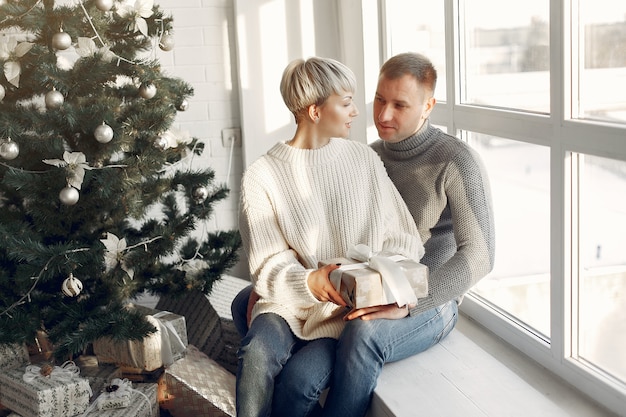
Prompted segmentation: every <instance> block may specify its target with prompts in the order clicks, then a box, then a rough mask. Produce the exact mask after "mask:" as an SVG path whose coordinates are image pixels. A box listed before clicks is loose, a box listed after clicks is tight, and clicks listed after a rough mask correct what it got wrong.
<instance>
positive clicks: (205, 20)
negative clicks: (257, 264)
mask: <svg viewBox="0 0 626 417" xmlns="http://www.w3.org/2000/svg"><path fill="white" fill-rule="evenodd" d="M155 3H156V4H158V5H159V6H160V7H161V8H162V9H163V10H164V12H165V13H166V14H171V15H172V17H173V18H174V38H175V42H176V44H175V47H174V49H173V50H172V51H169V52H164V51H161V50H159V51H158V55H157V57H158V59H159V61H160V62H161V65H162V69H163V71H164V72H165V73H166V74H167V75H170V76H174V77H179V78H182V79H184V80H185V81H187V82H188V83H189V84H191V85H192V87H193V88H194V92H195V94H194V96H193V97H191V98H190V100H189V109H188V110H187V111H185V112H179V113H178V116H177V118H176V122H175V126H176V127H178V128H180V129H182V130H187V131H189V133H190V134H191V136H193V137H197V138H198V139H200V140H202V141H203V142H204V143H205V147H206V148H205V152H204V154H203V155H202V157H201V158H199V159H197V160H196V161H195V162H194V163H195V164H198V166H209V167H211V168H212V169H214V170H215V177H216V182H218V183H226V184H227V185H228V187H229V188H230V189H231V192H230V195H229V198H228V199H227V200H225V201H222V202H220V203H219V204H218V205H216V207H215V213H214V216H213V217H212V218H211V219H210V220H209V222H208V224H207V226H206V227H207V230H230V229H236V228H237V204H238V199H239V183H240V180H241V172H242V162H241V161H242V158H241V156H242V152H241V148H234V149H233V151H232V158H231V149H230V148H227V147H224V146H223V145H222V130H223V129H225V128H230V127H240V126H241V121H240V120H241V117H240V112H239V87H238V84H237V82H236V80H237V76H236V72H237V63H236V56H235V54H234V52H235V51H236V47H235V41H234V34H235V30H234V13H233V0H156V1H155ZM229 167H230V174H229ZM198 232H199V233H201V232H202V230H199V231H198ZM231 273H232V274H233V275H237V276H241V277H246V276H247V272H246V268H244V267H243V265H242V263H240V265H238V266H237V267H235V268H233V270H232V271H231Z"/></svg>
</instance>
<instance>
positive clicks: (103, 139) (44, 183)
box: [0, 0, 240, 360]
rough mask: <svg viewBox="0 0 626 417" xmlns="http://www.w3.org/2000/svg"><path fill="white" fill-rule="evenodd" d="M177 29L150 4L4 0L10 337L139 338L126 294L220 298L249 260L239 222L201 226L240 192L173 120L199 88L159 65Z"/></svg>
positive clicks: (0, 315)
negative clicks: (215, 288)
mask: <svg viewBox="0 0 626 417" xmlns="http://www.w3.org/2000/svg"><path fill="white" fill-rule="evenodd" d="M172 23H173V19H172V18H171V17H168V16H166V15H165V13H164V12H163V11H162V10H161V9H160V8H159V7H158V6H157V5H154V4H153V1H152V0H137V1H134V0H133V1H130V2H129V1H117V0H116V1H114V0H86V1H79V0H67V1H65V2H60V1H57V4H55V1H54V0H19V1H18V0H0V68H2V70H3V72H2V73H0V213H2V214H1V217H0V265H1V266H0V343H14V342H19V343H22V342H25V343H27V344H33V343H34V340H35V336H36V334H37V333H38V332H41V331H44V332H45V333H46V334H47V336H48V338H49V340H50V342H52V344H53V346H54V356H55V357H56V358H57V359H58V360H66V359H68V358H71V357H73V356H75V355H78V354H80V353H81V352H83V351H84V350H85V348H86V347H88V345H89V343H90V342H92V341H94V340H96V339H97V338H99V337H102V336H111V337H113V338H114V339H116V340H140V339H142V338H143V337H144V336H146V335H147V334H150V333H151V332H154V331H155V330H156V329H155V328H154V327H153V326H152V325H150V324H149V323H148V322H147V321H146V319H145V318H144V317H143V316H142V315H141V314H139V313H138V312H136V311H134V310H132V309H128V308H124V306H125V305H126V304H127V303H128V301H129V300H131V301H132V300H133V299H135V298H136V297H137V296H139V295H141V294H143V293H145V292H147V293H150V294H154V295H164V294H167V295H169V296H184V295H185V294H186V293H187V292H188V291H201V292H203V293H205V294H208V293H209V292H210V291H211V287H212V284H213V283H214V282H215V281H216V280H218V279H220V277H221V275H222V274H223V272H224V271H225V270H227V269H228V268H230V267H232V266H233V265H234V264H235V263H236V261H237V249H238V248H239V246H240V238H239V235H238V233H237V231H234V230H233V231H220V232H211V233H209V232H206V231H205V232H202V233H198V230H201V227H200V225H201V224H205V223H206V222H205V220H207V219H208V218H210V216H211V215H212V207H213V205H214V204H215V203H216V202H218V201H220V200H222V199H224V198H225V197H226V196H227V194H228V189H227V187H226V186H225V185H217V184H215V183H214V182H215V178H214V172H213V170H211V169H210V168H202V169H198V168H192V164H191V163H192V161H193V159H194V158H197V157H198V156H199V155H201V154H202V151H203V149H204V148H203V143H202V142H200V141H199V140H198V139H197V138H193V137H190V135H189V134H187V133H185V132H181V131H180V130H177V129H175V128H173V127H172V126H173V123H174V121H175V117H176V114H177V112H179V111H185V110H186V109H187V106H188V98H189V97H191V96H192V95H193V88H192V87H191V86H190V85H188V84H187V83H186V82H184V81H183V80H180V79H177V78H173V77H168V76H166V75H165V74H164V73H163V72H162V70H161V68H160V64H159V62H158V59H156V51H157V49H158V48H160V49H161V50H163V51H169V50H171V49H172V48H173V47H174V45H173V30H172V27H173V26H172ZM0 71H1V70H0Z"/></svg>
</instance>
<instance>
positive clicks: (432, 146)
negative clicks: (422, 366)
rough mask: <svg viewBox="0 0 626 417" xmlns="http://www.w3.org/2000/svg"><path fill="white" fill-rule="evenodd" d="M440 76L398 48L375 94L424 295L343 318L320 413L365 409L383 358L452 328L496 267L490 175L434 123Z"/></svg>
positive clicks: (382, 148) (381, 145) (409, 351)
mask: <svg viewBox="0 0 626 417" xmlns="http://www.w3.org/2000/svg"><path fill="white" fill-rule="evenodd" d="M436 82H437V72H436V70H435V68H434V67H433V65H432V63H431V62H430V61H429V60H428V59H427V58H426V57H424V56H423V55H420V54H416V53H404V54H400V55H396V56H394V57H392V58H390V59H389V60H388V61H387V62H385V64H383V66H382V68H381V70H380V75H379V78H378V86H377V89H376V97H375V99H374V122H375V124H376V128H377V130H378V135H379V137H380V140H378V141H376V142H375V143H373V144H372V147H373V149H374V150H375V151H376V152H378V154H379V155H380V157H381V159H382V160H383V162H384V163H385V167H386V169H387V173H388V174H389V176H390V177H391V180H392V181H393V182H394V184H395V186H396V187H397V188H398V191H400V194H401V195H402V198H403V199H404V201H405V202H406V204H407V206H408V208H409V211H410V212H411V214H412V215H413V218H414V219H415V223H416V224H417V228H418V230H419V233H420V236H421V237H422V240H423V242H424V247H425V250H426V253H425V255H424V257H423V258H422V259H421V262H422V263H423V264H425V265H427V266H428V267H429V270H430V276H429V280H428V284H429V291H428V292H429V294H428V296H427V297H425V298H420V299H419V300H418V305H417V306H416V307H414V308H412V309H411V310H410V312H408V313H407V312H406V311H405V310H403V309H398V307H397V306H395V305H388V306H381V307H369V308H365V309H361V310H357V311H354V312H351V313H350V314H348V315H347V319H348V320H349V321H348V323H347V324H346V328H345V329H344V331H343V332H342V334H341V336H340V338H339V341H338V346H337V357H336V361H335V368H334V369H333V373H334V374H333V380H332V382H331V389H330V391H329V396H328V398H327V401H326V404H325V406H324V416H343V417H346V416H364V415H365V413H366V411H367V407H368V406H369V401H370V399H371V395H372V393H373V391H374V388H375V386H376V380H377V379H378V376H379V375H380V372H381V370H382V366H383V364H384V363H387V362H394V361H397V360H400V359H404V358H406V357H409V356H412V355H415V354H417V353H419V352H422V351H424V350H426V349H428V348H430V347H431V346H433V345H434V344H436V343H437V342H439V341H440V340H441V339H443V338H444V337H445V336H446V335H448V334H449V333H450V331H451V330H452V329H453V328H454V326H455V324H456V320H457V307H458V304H459V303H460V302H461V299H462V297H463V295H464V294H465V293H466V292H467V291H469V290H470V288H471V287H472V286H473V285H474V284H476V283H477V282H478V281H479V280H480V279H481V278H483V277H484V276H485V275H486V274H487V273H489V272H490V271H491V269H492V268H493V262H494V253H495V251H494V243H495V238H494V227H493V213H492V203H491V195H490V189H489V182H488V179H487V175H486V172H485V169H484V167H483V165H482V162H481V161H480V158H479V156H478V155H477V153H476V152H475V151H474V150H472V149H471V148H470V147H469V146H468V145H467V144H466V143H464V142H462V141H460V140H458V139H457V138H455V137H453V136H450V135H447V134H445V133H444V132H442V131H441V130H440V129H437V128H436V127H434V126H432V125H431V124H430V121H429V119H428V117H429V115H430V113H431V111H432V110H433V108H434V106H435V98H434V91H435V85H436ZM356 318H361V319H362V320H355V319H356ZM398 318H399V319H398ZM375 319H397V320H375Z"/></svg>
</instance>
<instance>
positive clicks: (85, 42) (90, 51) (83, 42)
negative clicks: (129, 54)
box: [75, 37, 116, 62]
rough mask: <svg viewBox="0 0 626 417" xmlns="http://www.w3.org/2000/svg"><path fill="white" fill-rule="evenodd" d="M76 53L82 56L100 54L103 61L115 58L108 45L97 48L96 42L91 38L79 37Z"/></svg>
mask: <svg viewBox="0 0 626 417" xmlns="http://www.w3.org/2000/svg"><path fill="white" fill-rule="evenodd" d="M75 49H76V53H77V54H78V55H80V56H81V57H83V58H86V57H90V56H94V55H95V54H100V56H101V58H102V60H103V61H105V62H111V61H113V60H114V59H115V57H116V55H115V54H114V53H113V52H111V50H110V49H109V47H108V46H103V47H102V48H98V46H97V45H96V42H95V41H94V40H93V39H91V38H85V37H80V38H78V42H77V46H76V48H75Z"/></svg>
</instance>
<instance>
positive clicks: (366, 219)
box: [239, 139, 424, 340]
mask: <svg viewBox="0 0 626 417" xmlns="http://www.w3.org/2000/svg"><path fill="white" fill-rule="evenodd" d="M239 228H240V232H241V237H242V239H243V245H244V249H245V251H246V254H247V256H248V263H249V267H250V274H251V277H252V282H253V283H254V288H255V290H256V292H257V293H258V294H259V296H260V297H261V299H260V300H259V301H258V302H257V303H256V305H255V307H254V310H253V319H254V317H256V316H258V315H259V314H263V313H268V312H272V313H276V314H278V315H280V316H281V317H283V318H284V319H285V320H286V321H287V323H289V325H290V327H291V329H292V331H293V332H294V334H295V335H296V336H297V337H299V338H301V339H305V340H311V339H316V338H320V337H332V338H337V337H339V334H340V333H341V330H342V329H343V326H344V322H343V315H344V314H345V313H346V309H345V308H343V307H339V306H337V305H335V304H332V303H329V302H320V301H318V300H317V299H316V298H315V297H314V296H313V294H312V293H311V291H310V290H309V287H308V285H307V279H308V276H309V273H310V272H311V271H312V270H315V269H317V268H318V261H320V260H324V259H330V258H336V257H341V256H345V254H346V251H347V249H348V248H349V247H350V246H351V245H354V244H358V243H362V244H366V245H368V246H369V247H370V248H371V249H372V250H373V251H375V252H377V251H381V250H389V251H393V252H395V253H398V254H401V255H404V256H406V257H408V258H411V259H415V260H419V259H420V258H421V257H422V255H423V254H424V249H423V245H422V242H421V239H420V237H419V233H418V231H417V228H416V226H415V223H414V221H413V218H412V216H411V214H410V212H409V211H408V209H407V207H406V205H405V203H404V201H403V200H402V198H401V197H400V194H399V193H398V191H397V190H396V188H395V187H394V185H393V183H392V182H391V180H390V179H389V177H388V176H387V173H386V171H385V168H384V166H383V164H382V162H381V160H380V159H379V157H378V156H377V155H376V153H375V152H374V151H373V150H372V149H371V148H370V147H368V146H367V145H365V144H361V143H358V142H354V141H350V140H345V139H331V141H330V142H329V143H328V144H327V145H326V146H324V147H322V148H319V149H314V150H307V149H298V148H294V147H291V146H289V145H287V144H285V143H277V144H276V145H275V146H273V147H272V148H271V149H270V150H269V152H268V153H267V154H266V155H264V156H262V157H261V158H259V159H258V160H257V161H255V162H254V163H253V164H252V165H251V166H250V167H249V168H248V169H247V170H246V172H245V173H244V176H243V179H242V186H241V204H240V219H239Z"/></svg>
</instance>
